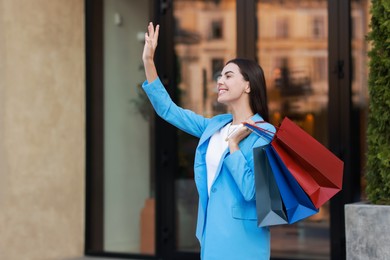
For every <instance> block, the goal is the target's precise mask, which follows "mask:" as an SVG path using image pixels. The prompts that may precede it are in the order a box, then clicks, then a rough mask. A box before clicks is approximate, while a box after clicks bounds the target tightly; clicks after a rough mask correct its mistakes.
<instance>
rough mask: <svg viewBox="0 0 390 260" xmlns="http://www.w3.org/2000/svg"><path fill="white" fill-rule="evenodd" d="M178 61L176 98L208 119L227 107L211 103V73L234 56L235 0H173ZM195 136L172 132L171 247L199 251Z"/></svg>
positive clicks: (213, 80)
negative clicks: (174, 145) (174, 161)
mask: <svg viewBox="0 0 390 260" xmlns="http://www.w3.org/2000/svg"><path fill="white" fill-rule="evenodd" d="M173 16H174V27H175V29H174V44H175V45H174V46H175V48H174V49H175V54H176V62H177V71H176V74H177V77H176V79H177V92H176V102H177V103H178V104H179V105H180V106H182V107H184V108H187V109H191V110H193V111H194V112H196V113H198V114H201V115H203V116H205V117H211V116H214V115H216V114H219V113H221V112H226V108H225V107H224V106H222V105H220V104H218V103H217V102H216V99H217V92H216V76H217V75H218V74H219V73H220V72H221V70H222V68H223V66H224V64H225V63H226V62H227V61H228V60H230V59H232V58H234V57H235V56H236V2H235V0H222V1H199V0H187V1H183V0H175V1H173ZM197 143H198V139H196V138H194V137H191V136H189V135H188V134H186V133H184V132H181V131H179V130H178V131H177V145H178V148H177V158H178V170H177V171H176V173H175V176H174V197H175V206H174V210H175V230H176V232H175V233H176V240H175V248H176V250H177V251H179V252H195V253H198V252H199V242H198V241H197V239H196V237H195V227H196V219H197V207H198V194H197V190H196V187H195V183H194V180H193V176H194V172H193V162H194V155H195V149H196V146H197Z"/></svg>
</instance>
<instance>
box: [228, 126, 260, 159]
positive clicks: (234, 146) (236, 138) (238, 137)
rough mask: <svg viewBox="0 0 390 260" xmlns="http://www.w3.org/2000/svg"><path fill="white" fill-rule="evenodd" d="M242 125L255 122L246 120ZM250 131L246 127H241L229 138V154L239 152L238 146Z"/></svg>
mask: <svg viewBox="0 0 390 260" xmlns="http://www.w3.org/2000/svg"><path fill="white" fill-rule="evenodd" d="M243 123H249V124H255V122H254V121H253V120H251V119H248V120H246V121H245V122H243ZM251 132H252V131H251V130H249V128H247V127H246V126H241V127H240V128H239V129H238V130H237V131H236V132H235V133H234V134H233V136H231V137H229V140H228V141H229V143H228V144H229V150H230V153H233V152H235V151H237V150H239V149H240V148H239V146H238V144H239V143H240V142H241V141H242V140H243V139H244V138H246V137H247V136H248V135H249V134H250V133H251Z"/></svg>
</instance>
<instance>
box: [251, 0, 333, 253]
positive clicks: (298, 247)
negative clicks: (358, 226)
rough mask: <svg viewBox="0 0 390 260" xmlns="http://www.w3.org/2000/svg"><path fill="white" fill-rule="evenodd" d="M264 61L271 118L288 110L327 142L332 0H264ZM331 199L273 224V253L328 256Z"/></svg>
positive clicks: (261, 41)
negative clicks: (310, 212)
mask: <svg viewBox="0 0 390 260" xmlns="http://www.w3.org/2000/svg"><path fill="white" fill-rule="evenodd" d="M257 17H258V30H259V31H258V35H259V38H258V41H257V44H258V46H257V50H258V58H259V63H260V65H261V66H262V67H263V69H264V72H265V75H266V80H267V90H268V93H267V94H268V102H269V111H270V120H271V122H272V123H273V124H274V125H277V124H278V123H279V122H280V120H281V119H282V118H283V117H285V116H288V117H289V118H290V119H292V120H294V121H295V122H296V123H297V124H298V125H300V126H301V127H302V128H303V129H304V130H306V132H308V133H309V134H311V135H312V136H314V137H315V138H316V139H317V140H319V141H320V142H321V143H322V144H324V145H327V143H328V131H327V129H328V128H327V118H328V115H327V113H328V111H327V106H328V38H327V37H328V36H327V32H328V28H327V24H328V22H327V19H328V14H327V1H326V0H319V1H311V0H285V1H272V0H259V1H258V2H257ZM329 228H330V226H329V203H326V204H325V205H324V206H322V207H321V208H320V212H319V213H318V214H316V215H314V216H313V217H311V218H309V219H307V220H305V221H301V222H299V223H297V224H294V225H282V226H276V227H272V228H271V239H272V240H271V255H272V257H280V258H286V259H294V258H300V259H329V257H330V241H329Z"/></svg>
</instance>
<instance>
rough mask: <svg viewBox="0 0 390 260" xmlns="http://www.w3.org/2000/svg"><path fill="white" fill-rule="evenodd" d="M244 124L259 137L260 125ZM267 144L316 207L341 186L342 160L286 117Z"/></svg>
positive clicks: (262, 131)
mask: <svg viewBox="0 0 390 260" xmlns="http://www.w3.org/2000/svg"><path fill="white" fill-rule="evenodd" d="M247 126H248V125H247ZM248 127H249V128H250V129H252V130H253V131H254V132H257V133H258V134H259V135H260V136H262V137H264V134H265V133H267V131H264V129H261V128H260V127H255V128H254V126H253V125H252V126H251V127H250V126H248ZM271 145H272V147H273V148H274V149H275V151H276V153H277V154H278V156H279V157H280V159H281V160H282V162H283V163H284V164H285V165H286V168H287V169H288V170H289V171H290V173H291V174H292V175H293V177H294V178H295V179H296V181H297V182H298V183H299V185H300V186H301V187H302V189H303V190H304V191H305V192H306V193H307V195H308V196H309V197H310V199H311V201H312V202H313V204H314V205H315V207H316V208H320V207H321V206H322V205H323V204H324V203H325V202H327V201H328V200H329V199H330V198H332V197H333V196H334V195H335V194H336V193H337V192H339V191H340V190H341V188H342V179H343V168H344V163H343V162H342V161H341V160H340V159H339V158H337V157H336V156H335V155H334V154H333V153H331V152H330V151H329V150H328V149H327V148H326V147H325V146H323V145H322V144H321V143H319V142H318V141H317V140H316V139H314V138H313V137H312V136H310V135H309V134H308V133H306V132H305V131H304V130H303V129H301V128H300V127H299V126H298V125H296V124H295V123H293V122H292V121H291V120H290V119H288V118H287V117H285V118H284V119H283V121H282V123H281V124H280V126H279V127H278V130H277V131H276V133H275V135H274V137H273V139H272V142H271Z"/></svg>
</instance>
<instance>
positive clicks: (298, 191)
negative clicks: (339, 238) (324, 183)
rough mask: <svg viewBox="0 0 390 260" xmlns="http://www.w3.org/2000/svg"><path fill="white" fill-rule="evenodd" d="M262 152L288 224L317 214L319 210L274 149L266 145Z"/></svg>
mask: <svg viewBox="0 0 390 260" xmlns="http://www.w3.org/2000/svg"><path fill="white" fill-rule="evenodd" d="M264 150H265V153H266V155H267V160H268V162H269V164H270V166H271V169H272V173H273V174H274V177H275V181H276V184H277V186H278V188H279V192H280V195H281V197H282V200H283V204H284V207H285V210H286V214H287V219H288V223H289V224H292V223H295V222H297V221H299V220H302V219H304V218H307V217H310V216H312V215H314V214H316V213H318V211H319V210H318V209H317V208H316V207H315V206H314V204H313V202H312V201H311V200H310V198H309V196H308V195H307V194H306V193H305V191H304V190H303V189H302V188H301V186H300V185H299V183H298V182H297V181H296V180H295V178H294V177H293V176H292V174H291V173H290V172H289V170H288V169H287V167H286V166H285V165H284V163H283V161H282V160H281V158H280V157H279V156H278V154H277V152H276V151H275V149H274V148H273V147H272V146H271V145H268V146H266V147H264Z"/></svg>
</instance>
